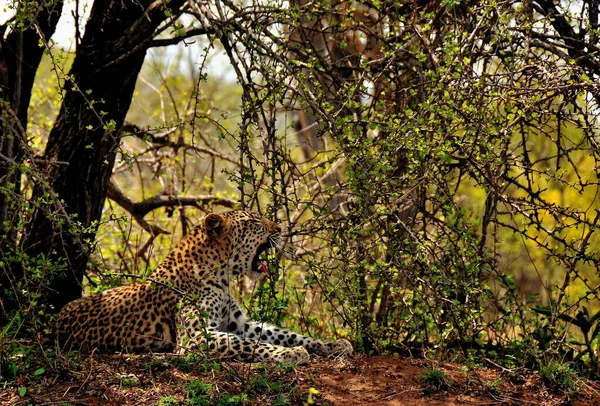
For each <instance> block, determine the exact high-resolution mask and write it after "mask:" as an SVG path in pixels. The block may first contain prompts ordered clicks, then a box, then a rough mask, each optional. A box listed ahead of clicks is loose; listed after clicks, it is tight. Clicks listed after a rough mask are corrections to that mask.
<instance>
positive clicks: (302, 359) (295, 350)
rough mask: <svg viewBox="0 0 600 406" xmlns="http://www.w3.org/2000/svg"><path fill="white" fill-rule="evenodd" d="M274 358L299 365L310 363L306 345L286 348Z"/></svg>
mask: <svg viewBox="0 0 600 406" xmlns="http://www.w3.org/2000/svg"><path fill="white" fill-rule="evenodd" d="M274 360H275V361H277V362H290V363H291V362H293V363H296V364H297V365H303V364H308V362H309V361H310V356H309V355H308V351H306V349H305V348H304V347H291V348H284V349H282V350H281V351H280V352H279V353H278V354H276V355H275V357H274Z"/></svg>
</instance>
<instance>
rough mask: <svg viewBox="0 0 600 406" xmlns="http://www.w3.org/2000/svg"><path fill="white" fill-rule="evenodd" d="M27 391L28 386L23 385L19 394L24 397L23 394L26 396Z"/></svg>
mask: <svg viewBox="0 0 600 406" xmlns="http://www.w3.org/2000/svg"><path fill="white" fill-rule="evenodd" d="M26 393H27V388H26V387H24V386H23V387H22V388H21V389H19V396H21V397H23V396H25V394H26Z"/></svg>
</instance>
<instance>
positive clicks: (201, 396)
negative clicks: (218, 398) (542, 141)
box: [185, 379, 212, 406]
mask: <svg viewBox="0 0 600 406" xmlns="http://www.w3.org/2000/svg"><path fill="white" fill-rule="evenodd" d="M185 388H186V391H187V398H186V400H185V403H186V404H187V405H192V406H207V405H210V404H211V399H212V395H211V394H210V393H209V391H210V390H211V389H212V386H211V385H210V384H207V383H204V382H202V381H200V380H198V379H195V380H192V381H189V382H188V383H187V384H186V385H185Z"/></svg>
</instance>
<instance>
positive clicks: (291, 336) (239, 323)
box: [221, 298, 353, 356]
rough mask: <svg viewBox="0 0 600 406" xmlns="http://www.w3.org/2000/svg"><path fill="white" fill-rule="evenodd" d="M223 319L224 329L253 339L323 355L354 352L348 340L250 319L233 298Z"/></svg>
mask: <svg viewBox="0 0 600 406" xmlns="http://www.w3.org/2000/svg"><path fill="white" fill-rule="evenodd" d="M222 320H223V325H222V326H221V327H222V329H223V330H227V331H229V332H231V333H234V334H236V335H238V336H240V337H243V338H247V339H251V340H260V341H261V342H265V343H269V344H274V345H278V346H279V345H280V346H284V347H304V348H306V350H307V351H308V352H310V353H313V354H317V355H322V356H337V355H350V354H352V352H353V349H352V344H350V342H349V341H348V340H344V339H341V340H334V341H326V340H317V339H314V338H311V337H306V336H303V335H302V334H298V333H294V332H292V331H288V330H285V329H283V328H281V327H277V326H273V325H271V324H268V323H264V322H259V321H253V320H250V319H248V317H246V315H245V314H244V312H243V311H242V309H241V308H240V306H239V305H238V304H237V303H236V302H235V301H234V300H233V299H231V298H230V299H229V302H228V306H226V308H225V312H224V314H223V315H222Z"/></svg>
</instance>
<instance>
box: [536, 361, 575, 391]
mask: <svg viewBox="0 0 600 406" xmlns="http://www.w3.org/2000/svg"><path fill="white" fill-rule="evenodd" d="M540 377H541V378H542V380H543V381H544V383H545V384H546V385H547V386H548V387H549V388H551V389H552V390H555V391H557V392H560V393H564V394H573V393H576V392H577V391H578V390H579V388H580V382H579V378H578V376H577V373H576V372H575V371H574V370H573V368H572V367H571V365H569V364H566V363H561V362H559V361H551V362H550V363H549V364H548V365H543V366H542V367H541V368H540Z"/></svg>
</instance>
